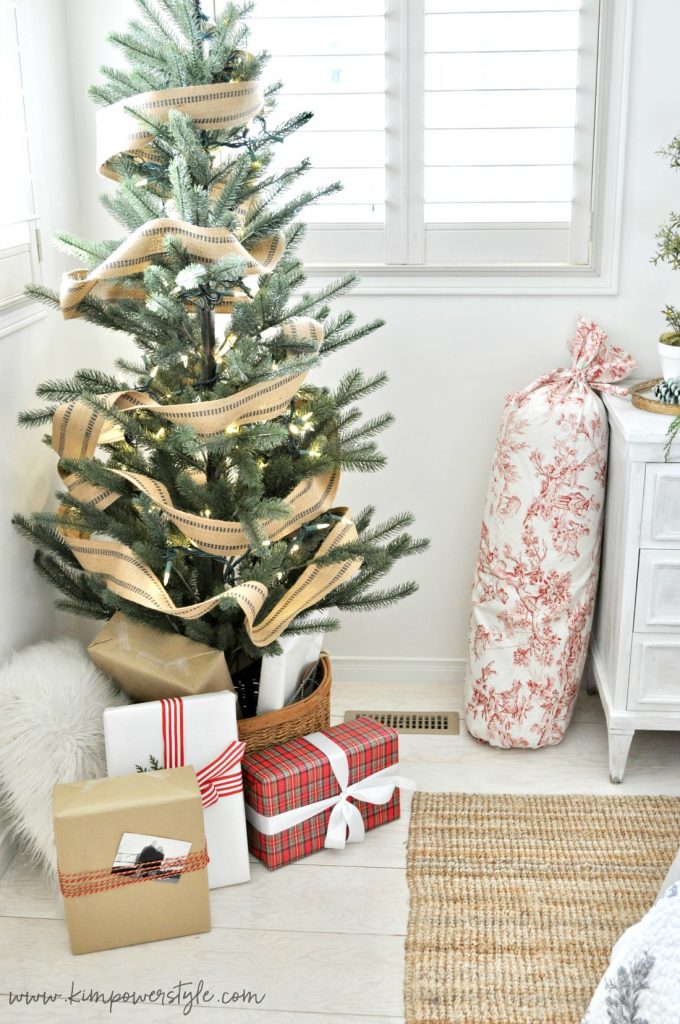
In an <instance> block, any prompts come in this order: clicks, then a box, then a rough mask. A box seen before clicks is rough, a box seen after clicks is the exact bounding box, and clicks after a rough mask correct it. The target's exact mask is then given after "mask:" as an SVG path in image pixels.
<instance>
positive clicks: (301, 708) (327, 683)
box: [238, 651, 332, 740]
mask: <svg viewBox="0 0 680 1024" xmlns="http://www.w3.org/2000/svg"><path fill="white" fill-rule="evenodd" d="M319 660H320V664H321V666H322V669H323V675H322V677H321V682H320V683H319V685H318V686H317V688H316V689H315V690H314V691H313V692H312V693H310V695H309V697H305V698H304V700H299V701H296V702H295V704H289V705H288V707H285V708H279V709H278V710H276V711H267V712H265V714H264V715H253V716H252V717H251V718H241V719H239V723H238V730H239V734H240V736H241V738H242V739H244V740H247V739H250V738H252V737H254V736H256V735H257V734H258V733H260V732H265V731H268V730H269V729H276V728H279V727H282V726H285V725H286V724H289V723H292V722H294V721H297V720H298V719H301V718H306V717H308V716H310V715H313V714H314V713H315V711H316V709H317V706H318V705H320V704H322V703H323V702H325V701H328V699H329V694H330V688H331V678H332V674H331V659H330V657H329V655H328V652H327V651H322V652H321V657H320V659H319Z"/></svg>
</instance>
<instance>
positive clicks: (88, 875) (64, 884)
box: [59, 846, 210, 899]
mask: <svg viewBox="0 0 680 1024" xmlns="http://www.w3.org/2000/svg"><path fill="white" fill-rule="evenodd" d="M209 859H210V858H209V857H208V851H207V849H206V848H205V846H204V847H203V849H202V850H199V851H198V852H197V853H190V854H189V856H188V857H168V858H167V859H166V860H163V861H159V862H158V865H162V870H158V871H157V873H156V874H149V871H150V870H151V871H155V870H157V868H156V864H154V863H153V862H149V863H146V864H140V865H135V866H134V867H133V869H132V870H131V871H121V872H112V871H111V869H110V868H107V869H105V870H103V871H81V872H74V873H73V874H70V875H67V874H65V873H64V872H62V871H59V888H60V889H61V892H62V895H63V896H64V898H65V899H74V898H77V897H78V896H92V895H94V894H96V893H100V892H108V891H109V890H110V889H121V888H122V887H123V886H126V885H135V884H136V883H137V882H154V881H157V880H158V879H159V878H162V877H164V876H166V875H186V874H188V873H189V872H190V871H200V870H201V869H202V868H204V867H206V865H207V863H208V860H209Z"/></svg>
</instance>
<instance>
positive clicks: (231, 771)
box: [161, 697, 246, 807]
mask: <svg viewBox="0 0 680 1024" xmlns="http://www.w3.org/2000/svg"><path fill="white" fill-rule="evenodd" d="M161 711H162V724H163V752H164V754H163V765H164V767H165V768H181V767H182V766H183V765H184V704H183V701H182V698H181V697H165V698H164V699H163V700H161ZM245 749H246V745H245V743H242V742H241V741H240V740H232V742H231V743H228V744H227V746H226V747H225V748H224V750H223V751H222V753H221V754H218V755H217V757H216V758H214V759H213V760H212V761H210V762H209V764H206V765H204V766H203V768H199V769H197V770H196V779H197V780H198V788H199V790H200V791H201V802H202V804H203V806H204V807H212V806H213V804H216V803H217V801H218V800H219V799H220V798H221V797H223V796H233V795H234V794H235V793H242V792H243V776H242V774H241V760H242V758H243V754H244V753H245Z"/></svg>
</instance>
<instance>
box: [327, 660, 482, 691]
mask: <svg viewBox="0 0 680 1024" xmlns="http://www.w3.org/2000/svg"><path fill="white" fill-rule="evenodd" d="M331 660H332V663H333V678H334V679H335V680H337V681H338V682H340V683H410V684H411V685H413V686H418V684H419V683H425V682H427V683H439V684H441V685H443V686H452V685H462V684H463V683H464V681H465V659H464V658H387V657H377V658H352V657H348V656H347V655H335V654H331Z"/></svg>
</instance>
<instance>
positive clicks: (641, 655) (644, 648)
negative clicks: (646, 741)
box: [627, 633, 680, 711]
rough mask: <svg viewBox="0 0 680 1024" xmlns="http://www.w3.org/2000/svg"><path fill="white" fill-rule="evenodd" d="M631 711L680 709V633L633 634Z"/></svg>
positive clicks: (629, 683)
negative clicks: (679, 634)
mask: <svg viewBox="0 0 680 1024" xmlns="http://www.w3.org/2000/svg"><path fill="white" fill-rule="evenodd" d="M627 707H628V710H629V711H680V636H678V635H674V634H672V633H669V634H659V633H657V634H654V635H650V634H647V635H645V634H639V633H634V634H633V650H632V654H631V660H630V679H629V681H628V701H627Z"/></svg>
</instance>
